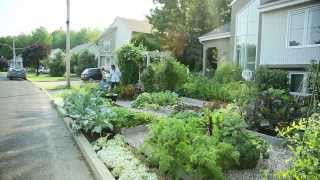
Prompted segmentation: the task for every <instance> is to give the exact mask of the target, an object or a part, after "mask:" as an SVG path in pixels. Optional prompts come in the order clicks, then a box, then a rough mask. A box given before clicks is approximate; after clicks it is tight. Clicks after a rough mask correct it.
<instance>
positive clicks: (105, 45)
mask: <svg viewBox="0 0 320 180" xmlns="http://www.w3.org/2000/svg"><path fill="white" fill-rule="evenodd" d="M104 50H105V51H106V52H110V51H111V43H110V41H105V42H104Z"/></svg>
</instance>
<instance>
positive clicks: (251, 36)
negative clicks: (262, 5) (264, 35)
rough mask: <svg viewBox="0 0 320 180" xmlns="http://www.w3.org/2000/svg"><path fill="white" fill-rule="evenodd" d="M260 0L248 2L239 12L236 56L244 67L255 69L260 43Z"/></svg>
mask: <svg viewBox="0 0 320 180" xmlns="http://www.w3.org/2000/svg"><path fill="white" fill-rule="evenodd" d="M258 6H259V1H258V0H255V1H253V2H251V3H249V4H248V6H247V7H245V8H244V9H243V10H242V11H240V12H239V13H238V14H237V17H236V18H237V24H236V38H235V40H236V47H235V58H236V60H237V63H239V64H240V66H241V67H242V68H243V69H249V70H251V71H254V70H255V64H256V51H257V43H258V25H259V12H258Z"/></svg>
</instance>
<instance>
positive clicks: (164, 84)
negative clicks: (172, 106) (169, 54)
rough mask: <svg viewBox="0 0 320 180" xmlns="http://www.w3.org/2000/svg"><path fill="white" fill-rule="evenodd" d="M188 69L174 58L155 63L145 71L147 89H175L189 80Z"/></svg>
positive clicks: (144, 81) (143, 79) (143, 78)
mask: <svg viewBox="0 0 320 180" xmlns="http://www.w3.org/2000/svg"><path fill="white" fill-rule="evenodd" d="M187 74H188V69H187V68H186V67H185V66H184V65H183V64H181V63H179V62H178V61H177V60H176V59H174V58H168V59H166V60H164V61H161V62H158V63H154V64H152V65H151V66H149V67H148V68H147V69H146V70H145V71H144V73H143V76H142V82H143V85H144V87H145V90H146V91H152V90H171V91H173V90H175V89H177V88H180V87H181V86H182V85H183V84H184V83H185V82H186V80H187V76H188V75H187Z"/></svg>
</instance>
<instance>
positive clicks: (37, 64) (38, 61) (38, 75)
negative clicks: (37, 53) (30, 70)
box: [37, 61, 39, 76]
mask: <svg viewBox="0 0 320 180" xmlns="http://www.w3.org/2000/svg"><path fill="white" fill-rule="evenodd" d="M37 76H39V61H37Z"/></svg>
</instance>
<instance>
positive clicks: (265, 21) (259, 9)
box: [199, 0, 320, 94]
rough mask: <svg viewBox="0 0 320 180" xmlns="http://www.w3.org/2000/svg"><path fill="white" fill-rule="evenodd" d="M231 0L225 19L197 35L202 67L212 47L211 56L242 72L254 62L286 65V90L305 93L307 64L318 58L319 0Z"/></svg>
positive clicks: (205, 68) (206, 61)
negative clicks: (227, 21) (237, 66)
mask: <svg viewBox="0 0 320 180" xmlns="http://www.w3.org/2000/svg"><path fill="white" fill-rule="evenodd" d="M230 6H231V8H232V11H231V22H230V24H226V25H224V26H221V27H219V28H217V29H214V30H213V31H211V32H209V33H207V34H205V35H203V36H201V37H199V41H200V42H201V43H202V44H203V72H204V73H205V72H206V71H207V67H208V63H209V61H208V58H212V51H216V58H214V59H217V61H218V62H221V61H232V62H235V63H237V64H239V65H240V66H241V67H242V69H243V70H244V74H245V72H254V71H255V69H256V68H257V67H258V66H266V67H269V68H275V69H284V70H287V71H288V72H289V79H290V91H291V92H292V93H298V94H305V93H306V91H307V76H308V72H307V67H308V65H309V64H310V62H311V60H320V0H233V1H232V2H231V4H230ZM210 60H211V61H212V59H210ZM218 62H217V63H218ZM217 66H218V65H217ZM213 67H216V66H213Z"/></svg>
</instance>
